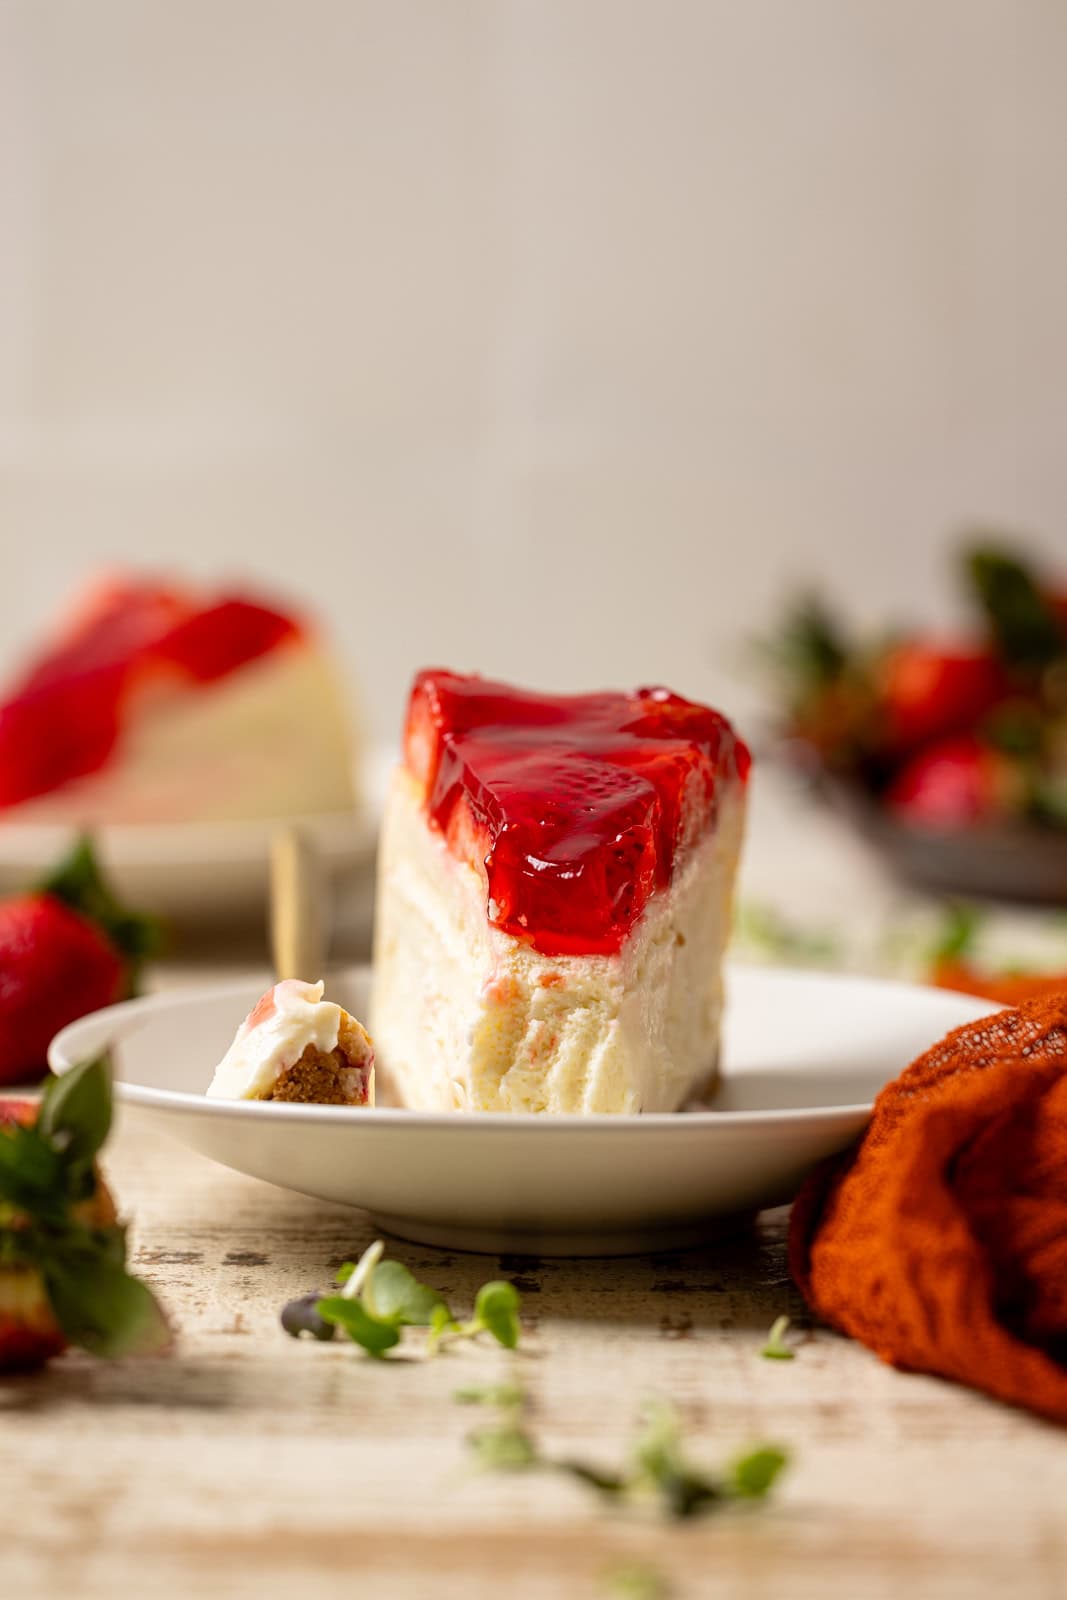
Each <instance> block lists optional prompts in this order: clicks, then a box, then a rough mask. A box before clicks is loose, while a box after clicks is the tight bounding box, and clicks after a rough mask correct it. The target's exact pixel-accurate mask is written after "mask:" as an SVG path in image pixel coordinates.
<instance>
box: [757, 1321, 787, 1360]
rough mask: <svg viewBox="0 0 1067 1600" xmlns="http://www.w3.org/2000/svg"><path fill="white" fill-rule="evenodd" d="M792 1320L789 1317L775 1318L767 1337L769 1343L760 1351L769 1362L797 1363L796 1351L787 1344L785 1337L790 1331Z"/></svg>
mask: <svg viewBox="0 0 1067 1600" xmlns="http://www.w3.org/2000/svg"><path fill="white" fill-rule="evenodd" d="M790 1321H791V1319H790V1318H789V1317H775V1319H774V1321H773V1322H772V1324H771V1331H770V1333H769V1334H768V1335H767V1343H766V1344H765V1345H764V1346H763V1349H762V1350H761V1351H760V1355H761V1356H763V1357H764V1359H765V1360H767V1361H795V1360H796V1351H795V1350H794V1349H793V1348H792V1346H791V1345H788V1344H786V1342H785V1336H786V1334H787V1333H788V1331H789V1326H790Z"/></svg>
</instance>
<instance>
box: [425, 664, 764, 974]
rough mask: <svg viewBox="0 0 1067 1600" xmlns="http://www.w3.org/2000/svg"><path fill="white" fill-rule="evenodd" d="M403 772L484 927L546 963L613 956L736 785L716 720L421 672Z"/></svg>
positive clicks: (744, 757) (689, 705) (741, 753)
mask: <svg viewBox="0 0 1067 1600" xmlns="http://www.w3.org/2000/svg"><path fill="white" fill-rule="evenodd" d="M405 752H406V761H407V765H408V767H409V769H410V770H411V772H412V774H413V775H414V776H415V777H416V778H417V779H418V780H419V781H420V784H421V785H422V787H423V788H424V790H425V793H426V806H427V812H428V815H429V818H430V821H431V823H432V824H433V825H434V826H435V827H436V828H438V829H439V830H440V832H441V833H442V834H443V835H444V836H445V838H446V839H447V840H448V843H449V846H450V848H451V850H452V852H453V854H455V855H457V856H459V857H461V858H464V859H468V860H470V861H471V862H472V863H473V864H474V865H475V866H477V867H478V868H479V869H483V868H484V871H485V873H486V876H487V879H488V906H489V917H490V920H491V921H492V922H493V923H494V924H495V925H496V926H497V927H498V928H500V929H502V930H503V931H504V932H506V933H509V934H511V935H513V936H514V937H516V938H519V939H525V940H527V941H529V942H530V943H531V944H533V945H534V947H535V948H536V949H537V950H539V951H541V953H542V954H545V955H567V954H587V955H588V954H609V953H612V952H615V951H618V950H619V949H620V948H621V946H622V945H623V943H624V941H625V940H626V938H627V936H628V934H629V933H630V931H631V929H632V928H633V926H634V924H635V923H636V921H637V919H638V917H639V916H640V915H641V912H642V911H643V910H644V907H645V906H646V905H647V903H648V901H649V899H650V897H651V896H652V894H653V893H655V892H656V891H657V890H659V889H663V888H665V887H666V885H667V884H668V883H669V882H670V880H671V876H672V873H673V869H674V863H675V857H676V854H677V852H678V851H679V850H680V849H683V848H685V846H686V845H688V844H689V843H691V842H692V840H693V839H694V838H695V837H696V836H697V835H698V834H699V833H700V832H702V831H703V830H704V829H705V828H707V827H709V826H710V825H711V824H712V823H713V821H714V818H715V815H716V808H717V797H718V791H719V786H720V784H722V783H724V782H725V783H729V782H732V781H734V780H736V779H738V778H740V779H742V780H744V778H745V777H746V776H747V773H748V769H749V764H750V758H749V754H748V751H747V749H746V748H745V746H744V744H743V743H742V742H741V740H740V739H739V738H738V737H737V735H736V734H735V733H734V731H733V729H732V728H731V726H730V724H729V723H728V722H727V721H726V719H725V717H722V716H720V715H719V713H718V712H716V711H713V710H711V709H710V708H709V707H707V706H702V705H698V704H696V703H694V702H692V701H688V700H685V699H683V698H682V697H681V696H680V695H675V694H671V693H669V692H668V691H667V690H665V689H639V690H638V691H637V692H636V693H634V694H588V695H547V694H535V693H531V692H529V691H526V690H520V689H513V688H511V687H509V686H508V685H505V684H500V683H494V682H491V681H489V680H487V679H483V678H475V677H462V676H460V675H459V674H457V673H452V672H444V671H428V672H423V673H420V675H419V676H418V678H417V679H416V681H415V686H414V689H413V691H412V696H411V702H410V707H409V714H408V723H407V732H406V739H405Z"/></svg>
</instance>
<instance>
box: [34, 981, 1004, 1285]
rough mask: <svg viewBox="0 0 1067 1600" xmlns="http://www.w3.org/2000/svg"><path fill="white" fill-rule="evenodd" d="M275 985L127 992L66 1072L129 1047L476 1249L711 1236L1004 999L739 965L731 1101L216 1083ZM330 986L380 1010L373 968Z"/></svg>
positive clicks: (346, 1185)
mask: <svg viewBox="0 0 1067 1600" xmlns="http://www.w3.org/2000/svg"><path fill="white" fill-rule="evenodd" d="M268 982H269V979H266V978H265V979H264V981H263V983H262V985H256V984H248V983H218V984H214V985H212V986H210V987H204V988H198V989H195V990H188V991H184V992H181V993H175V994H163V995H153V996H149V997H148V998H146V999H142V1000H133V1001H129V1002H127V1003H126V1004H125V1005H119V1006H112V1007H110V1008H109V1009H108V1010H106V1011H98V1012H96V1013H95V1014H94V1015H93V1016H90V1017H84V1018H82V1020H81V1021H79V1022H75V1023H72V1024H71V1026H70V1027H68V1028H65V1029H64V1030H63V1032H62V1033H61V1034H59V1035H58V1037H57V1038H56V1039H55V1041H54V1042H53V1044H52V1049H51V1052H50V1060H51V1064H52V1066H53V1068H54V1069H55V1070H56V1071H57V1072H63V1071H64V1070H65V1069H67V1068H68V1067H70V1066H71V1065H72V1064H73V1063H74V1062H76V1061H79V1060H82V1059H84V1058H85V1057H87V1056H90V1055H93V1054H96V1053H97V1052H98V1051H100V1050H101V1049H102V1048H104V1047H105V1046H110V1047H111V1048H112V1051H113V1056H114V1066H115V1078H116V1092H117V1094H118V1096H119V1097H120V1099H121V1100H122V1101H123V1102H124V1103H125V1104H126V1105H127V1106H129V1107H133V1108H136V1110H137V1112H138V1113H139V1114H140V1115H141V1116H143V1117H146V1118H150V1119H151V1120H152V1122H153V1123H154V1124H155V1125H156V1126H157V1127H159V1128H160V1129H163V1130H165V1131H166V1132H168V1133H170V1134H173V1135H174V1136H175V1137H176V1138H178V1139H180V1140H181V1141H182V1142H183V1143H185V1144H187V1145H189V1146H191V1147H192V1148H193V1149H194V1150H198V1151H200V1152H201V1153H202V1154H203V1155H206V1156H210V1157H211V1158H212V1160H214V1161H219V1162H221V1163H222V1164H223V1165H224V1166H227V1167H233V1168H234V1169H235V1170H236V1171H238V1172H244V1173H248V1174H250V1175H251V1176H252V1177H256V1178H265V1179H266V1180H267V1181H268V1182H270V1183H276V1184H280V1185H282V1186H283V1187H285V1188H289V1189H295V1190H297V1191H298V1192H300V1193H302V1194H309V1195H314V1196H316V1197H318V1198H321V1199H323V1200H332V1201H339V1202H340V1203H342V1204H345V1205H352V1206H360V1207H363V1208H365V1209H366V1210H367V1211H369V1212H370V1213H371V1214H372V1216H373V1217H374V1219H375V1221H376V1222H377V1223H378V1224H379V1225H380V1226H381V1227H382V1228H383V1229H385V1230H387V1231H388V1232H390V1233H396V1234H399V1235H401V1236H402V1237H404V1238H409V1239H416V1240H418V1241H420V1242H421V1243H426V1244H435V1245H444V1246H449V1247H457V1248H460V1249H466V1250H487V1251H497V1250H503V1249H511V1250H523V1251H527V1252H542V1253H545V1254H557V1255H610V1254H622V1253H626V1252H628V1251H636V1250H646V1249H657V1248H659V1249H665V1248H670V1247H672V1246H676V1245H679V1244H683V1243H692V1242H694V1241H697V1240H700V1239H701V1238H705V1237H707V1236H708V1235H709V1233H711V1232H712V1231H713V1230H714V1227H715V1225H716V1224H719V1225H720V1226H721V1224H722V1222H723V1220H724V1219H730V1218H736V1217H738V1216H739V1215H743V1214H745V1213H751V1212H753V1211H756V1210H758V1209H760V1208H761V1207H765V1206H771V1205H778V1204H780V1203H782V1202H783V1201H786V1200H789V1199H791V1198H792V1196H793V1195H794V1194H795V1192H796V1190H797V1187H798V1185H799V1184H800V1182H801V1179H802V1178H803V1177H804V1175H805V1174H806V1173H807V1172H808V1171H809V1170H810V1169H811V1167H812V1166H813V1165H814V1164H815V1163H816V1162H817V1161H819V1160H821V1159H822V1158H823V1157H824V1156H828V1155H832V1154H833V1153H834V1152H835V1151H837V1150H840V1149H842V1148H843V1147H844V1146H845V1145H847V1144H848V1143H849V1141H850V1140H852V1139H853V1138H854V1137H855V1136H856V1135H857V1134H858V1133H859V1132H860V1131H861V1130H862V1128H863V1127H864V1125H865V1123H866V1121H867V1117H868V1115H869V1112H870V1107H871V1101H872V1099H873V1097H874V1095H875V1094H876V1093H877V1091H878V1090H879V1088H880V1087H881V1086H882V1084H884V1083H885V1082H887V1081H888V1080H889V1079H890V1078H892V1077H894V1076H895V1075H896V1074H897V1073H898V1072H900V1071H901V1070H902V1069H903V1068H904V1067H905V1066H906V1065H907V1064H908V1062H909V1061H910V1060H911V1059H912V1058H913V1057H914V1056H915V1055H917V1054H918V1053H919V1052H920V1051H921V1050H923V1049H925V1047H926V1046H927V1045H929V1044H932V1043H933V1042H934V1040H935V1039H938V1038H940V1037H941V1035H942V1034H944V1033H945V1032H947V1031H948V1029H950V1028H953V1027H956V1026H958V1025H959V1024H960V1023H963V1022H967V1021H970V1020H971V1019H972V1018H974V1017H978V1016H983V1015H985V1014H987V1013H988V1012H989V1011H991V1010H994V1009H996V1008H995V1007H991V1006H989V1005H988V1004H986V1003H985V1002H984V1001H981V1000H973V999H970V998H968V997H966V996H963V995H958V994H950V993H946V992H944V991H941V990H937V989H921V988H915V987H912V986H910V985H906V984H899V983H887V982H883V981H880V980H877V979H867V978H853V977H841V976H834V975H825V974H814V973H802V972H787V971H779V970H774V969H770V968H760V967H750V968H745V967H733V968H732V969H731V970H730V972H729V977H728V983H729V1001H728V1009H727V1020H726V1029H725V1037H724V1042H723V1057H724V1059H723V1077H722V1084H721V1087H720V1089H719V1090H718V1092H717V1094H716V1096H715V1098H714V1100H713V1101H712V1102H710V1106H711V1109H709V1110H700V1111H689V1112H683V1113H680V1114H677V1115H673V1116H669V1115H655V1116H643V1117H640V1116H639V1117H537V1116H509V1115H506V1114H486V1113H481V1114H479V1113H471V1114H463V1113H455V1112H453V1113H438V1114H429V1113H423V1112H415V1111H404V1110H398V1109H390V1108H386V1107H379V1108H376V1109H374V1110H363V1111H355V1110H349V1109H348V1108H346V1107H336V1106H305V1105H288V1104H277V1105H274V1104H249V1103H245V1102H236V1103H229V1102H225V1101H218V1100H208V1099H206V1098H205V1097H204V1090H205V1089H206V1087H207V1085H208V1083H209V1081H210V1079H211V1075H212V1072H213V1070H214V1068H215V1065H216V1063H217V1062H218V1060H219V1058H220V1057H221V1056H222V1054H223V1052H224V1051H225V1049H226V1047H227V1045H228V1044H229V1042H230V1040H231V1039H232V1037H233V1034H234V1031H235V1029H236V1028H237V1025H238V1023H239V1022H240V1021H241V1019H242V1017H243V1016H244V1015H245V1013H246V1012H247V1011H248V1010H249V1009H250V1008H251V1006H252V1005H253V1004H254V1003H255V1001H256V999H257V998H258V996H259V993H260V992H261V989H262V988H265V987H266V986H267V983H268ZM328 993H329V995H330V997H331V998H333V999H335V1000H337V1001H339V1002H340V1003H341V1004H342V1005H343V1006H345V1007H346V1008H347V1009H348V1010H350V1011H352V1012H354V1013H355V1015H357V1016H365V1015H366V1014H367V1011H368V1000H369V998H370V972H369V969H367V968H352V969H350V970H348V971H347V972H344V973H341V974H339V975H338V976H336V977H334V978H332V979H331V980H330V983H329V986H328Z"/></svg>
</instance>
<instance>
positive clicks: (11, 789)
mask: <svg viewBox="0 0 1067 1600" xmlns="http://www.w3.org/2000/svg"><path fill="white" fill-rule="evenodd" d="M300 632H301V628H300V626H299V624H298V623H296V622H295V621H294V620H293V619H292V618H290V617H287V616H284V615H282V613H281V612H278V611H273V610H271V609H270V608H269V607H267V606H263V605H259V604H258V603H257V602H255V601H254V600H247V599H242V598H238V597H225V598H222V599H213V600H211V601H210V602H208V603H204V602H203V601H202V600H200V599H199V598H196V597H194V596H192V595H190V594H187V593H184V592H182V591H180V590H176V589H167V588H163V587H161V586H158V585H153V584H149V583H136V582H134V583H118V584H113V585H109V586H108V587H107V588H105V589H101V590H98V591H97V592H96V593H95V594H94V595H93V596H92V597H91V598H90V600H89V601H88V603H87V604H85V605H83V607H82V608H81V610H80V613H79V615H78V616H77V618H76V620H75V623H74V625H73V627H72V628H71V629H70V630H69V631H68V632H67V634H66V635H65V636H64V637H63V638H62V639H60V640H59V641H57V643H56V644H55V645H54V646H53V647H52V648H51V649H50V650H48V651H47V652H46V653H45V654H44V655H43V656H41V657H40V659H38V660H37V661H36V662H35V663H34V664H33V665H32V666H31V667H30V668H29V670H28V671H27V672H26V673H25V674H24V675H23V677H22V679H21V681H20V682H19V683H18V684H16V686H15V689H14V692H13V693H12V694H11V696H10V698H9V699H8V700H7V701H6V702H4V703H3V704H0V808H2V807H4V806H12V805H17V804H18V803H19V801H21V800H29V799H32V798H33V797H34V796H35V795H41V794H47V793H48V792H49V791H50V790H52V789H55V788H58V787H59V786H60V785H61V784H64V783H69V782H70V781H71V779H73V778H80V777H83V776H85V774H87V773H90V772H96V771H97V770H98V769H99V768H101V767H103V766H104V765H105V764H106V763H107V761H108V758H109V757H110V755H111V753H112V751H113V750H114V748H115V746H116V744H117V743H118V739H119V735H120V732H121V729H122V722H123V712H124V708H125V706H126V703H127V701H128V698H129V696H130V695H131V693H132V692H133V691H134V690H136V689H137V688H138V687H140V686H142V685H144V684H146V683H148V682H150V681H151V680H152V679H153V678H159V677H162V676H168V677H170V678H171V679H172V680H173V679H174V678H175V677H176V678H178V679H179V680H184V681H185V682H187V683H190V684H206V683H212V682H214V681H215V680H217V679H219V678H222V677H225V675H226V674H227V673H229V672H233V671H235V670H236V669H237V668H238V667H241V666H244V665H245V664H246V663H247V662H250V661H253V660H255V659H256V657H257V656H262V655H266V654H267V653H268V651H270V650H273V649H274V648H275V647H276V646H277V645H279V644H281V643H282V642H283V640H285V639H288V638H295V637H297V636H298V635H299V634H300Z"/></svg>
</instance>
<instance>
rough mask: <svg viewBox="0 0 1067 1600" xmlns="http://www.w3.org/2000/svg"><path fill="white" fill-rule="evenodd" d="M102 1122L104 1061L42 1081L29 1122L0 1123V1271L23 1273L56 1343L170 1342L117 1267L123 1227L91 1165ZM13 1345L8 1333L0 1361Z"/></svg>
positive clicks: (109, 1346)
mask: <svg viewBox="0 0 1067 1600" xmlns="http://www.w3.org/2000/svg"><path fill="white" fill-rule="evenodd" d="M110 1126H111V1077H110V1071H109V1067H108V1063H107V1060H106V1058H105V1057H99V1058H97V1059H95V1060H92V1061H86V1062H82V1063H81V1064H80V1065H78V1066H76V1067H74V1068H72V1070H71V1071H70V1072H69V1073H68V1074H66V1075H65V1076H64V1077H63V1078H61V1079H53V1080H51V1081H50V1082H49V1083H48V1084H47V1086H46V1088H45V1090H44V1093H43V1095H42V1099H41V1103H40V1106H39V1108H38V1109H37V1116H36V1121H34V1122H30V1123H27V1122H26V1121H25V1120H22V1119H21V1118H20V1120H18V1121H14V1120H8V1119H4V1120H3V1121H0V1276H2V1274H3V1273H5V1272H8V1273H25V1272H26V1271H27V1270H30V1271H31V1272H32V1273H33V1275H34V1280H35V1281H36V1282H37V1283H39V1285H40V1287H41V1290H42V1292H43V1295H44V1298H45V1300H46V1301H47V1306H48V1309H49V1311H50V1314H51V1316H52V1317H54V1319H55V1323H56V1324H58V1327H59V1329H60V1330H61V1332H62V1335H63V1337H64V1339H65V1340H66V1341H67V1342H68V1343H71V1344H78V1345H81V1346H83V1347H84V1348H85V1349H87V1350H89V1351H90V1352H92V1353H93V1354H94V1355H102V1356H117V1355H125V1354H127V1353H129V1352H131V1351H134V1350H136V1351H140V1352H145V1351H154V1350H159V1349H162V1348H163V1347H164V1346H165V1345H167V1344H168V1343H169V1340H170V1333H169V1329H168V1327H167V1323H166V1319H165V1318H164V1316H163V1313H162V1311H161V1310H160V1308H159V1305H158V1304H157V1302H156V1300H155V1298H154V1296H153V1295H152V1293H151V1291H150V1290H149V1289H148V1288H147V1287H146V1286H145V1285H144V1284H143V1283H141V1282H140V1281H139V1280H138V1279H136V1278H133V1277H131V1276H130V1275H129V1273H127V1271H126V1236H125V1231H124V1230H123V1228H122V1227H121V1226H119V1225H118V1223H117V1222H116V1221H115V1216H114V1207H113V1206H112V1203H111V1199H110V1196H109V1195H108V1193H107V1190H106V1189H105V1187H104V1185H103V1183H102V1182H101V1180H100V1179H99V1177H98V1175H97V1173H96V1169H95V1166H94V1159H95V1156H96V1154H97V1152H98V1150H99V1149H100V1147H101V1145H102V1144H103V1142H104V1140H105V1139H106V1137H107V1134H108V1130H109V1129H110ZM53 1344H54V1341H53ZM14 1351H15V1342H14V1331H13V1330H9V1339H8V1342H7V1345H6V1347H5V1341H4V1340H3V1339H2V1338H0V1367H3V1366H4V1365H5V1364H6V1357H7V1355H8V1354H9V1353H13V1352H14ZM40 1351H41V1359H45V1358H47V1356H48V1355H51V1354H55V1353H56V1351H55V1349H54V1348H51V1347H48V1348H46V1346H45V1344H44V1343H42V1344H41V1346H40Z"/></svg>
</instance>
